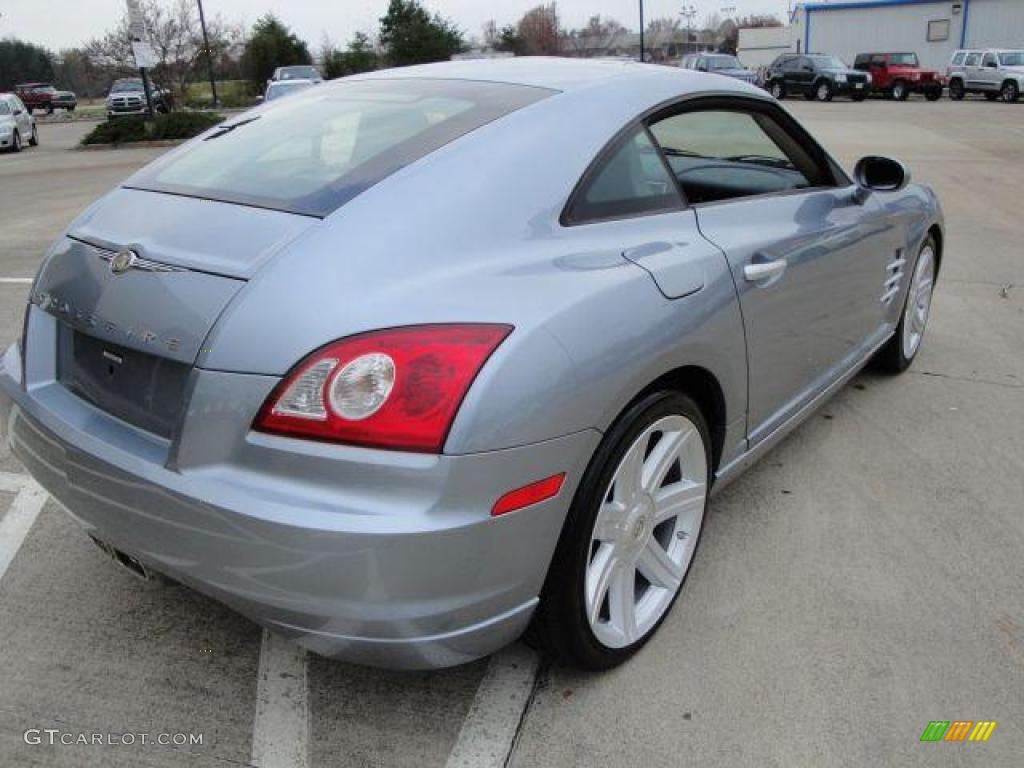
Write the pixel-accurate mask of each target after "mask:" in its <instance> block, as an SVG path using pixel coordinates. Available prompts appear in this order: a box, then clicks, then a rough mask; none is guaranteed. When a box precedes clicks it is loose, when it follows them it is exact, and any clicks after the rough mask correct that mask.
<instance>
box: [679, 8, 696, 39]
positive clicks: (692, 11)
mask: <svg viewBox="0 0 1024 768" xmlns="http://www.w3.org/2000/svg"><path fill="white" fill-rule="evenodd" d="M679 15H680V16H682V17H683V18H684V19H686V47H687V48H689V47H690V37H691V35H692V34H693V33H692V32H691V30H692V28H693V17H694V16H696V15H697V9H696V8H694V7H693V6H692V5H684V6H683V7H682V10H680V11H679Z"/></svg>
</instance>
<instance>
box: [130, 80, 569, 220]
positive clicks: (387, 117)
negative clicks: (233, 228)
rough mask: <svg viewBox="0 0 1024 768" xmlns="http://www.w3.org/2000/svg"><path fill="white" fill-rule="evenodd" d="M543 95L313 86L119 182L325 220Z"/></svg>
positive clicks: (511, 89) (380, 85)
mask: <svg viewBox="0 0 1024 768" xmlns="http://www.w3.org/2000/svg"><path fill="white" fill-rule="evenodd" d="M551 93H552V91H549V90H547V89H545V88H533V87H528V86H520V85H508V84H503V83H487V82H479V81H468V80H426V79H408V80H402V79H388V80H384V79H380V80H372V79H371V80H356V81H348V82H342V81H337V82H335V83H330V84H324V85H318V86H317V87H315V88H308V89H306V90H305V91H303V92H302V93H298V94H295V95H293V96H289V97H288V98H287V99H281V100H280V101H276V102H274V103H273V104H270V105H267V106H266V107H262V108H260V109H259V110H257V111H255V112H251V113H249V114H248V115H246V116H241V117H239V118H235V119H234V120H232V121H229V122H227V123H223V124H221V125H220V126H218V127H217V128H214V129H212V131H210V132H209V133H207V134H206V135H205V136H204V137H202V138H201V139H199V140H196V141H194V142H192V144H191V145H190V146H189V148H188V149H186V150H185V151H184V152H183V153H175V154H173V155H170V156H167V157H166V158H165V159H163V160H159V161H157V162H156V163H154V164H153V165H151V166H149V167H147V168H146V169H144V170H143V171H142V172H141V173H140V174H139V175H138V176H136V177H134V178H132V179H131V180H129V182H128V183H127V184H126V186H128V187H131V188H136V189H148V190H153V191H156V192H169V193H171V194H179V195H187V196H191V197H199V198H203V199H207V200H221V201H224V202H229V203H239V204H242V205H254V206H259V207H262V208H273V209H275V210H281V211H288V212H291V213H300V214H304V215H308V216H326V215H327V214H329V213H330V212H331V211H333V210H335V209H336V208H338V207H340V206H341V205H344V204H345V203H346V202H348V201H349V200H351V199H352V198H354V197H355V196H356V195H358V194H360V193H361V192H363V191H365V190H366V189H368V188H369V187H371V186H373V185H374V184H376V183H377V182H379V181H381V180H382V179H384V178H386V177H387V176H389V175H390V174H392V173H394V172H395V171H397V170H399V169H400V168H402V167H404V166H406V165H409V164H410V163H413V162H415V161H416V160H418V159H420V158H421V157H424V156H425V155H427V154H429V153H431V152H433V151H434V150H436V149H438V148H439V147H442V146H444V145H445V144H447V143H448V142H450V141H453V140H454V139H457V138H458V137H460V136H462V135H463V134H466V133H469V132H470V131H473V130H475V129H477V128H479V127H480V126H482V125H484V124H486V123H489V122H491V121H492V120H496V119H497V118H499V117H502V116H503V115H506V114H508V113H510V112H513V111H515V110H516V109H519V108H521V107H525V106H526V105H528V104H532V103H533V102H535V101H538V100H540V99H542V98H544V97H545V96H548V95H549V94H551ZM444 181H445V180H444V179H440V180H439V183H442V184H443V183H444Z"/></svg>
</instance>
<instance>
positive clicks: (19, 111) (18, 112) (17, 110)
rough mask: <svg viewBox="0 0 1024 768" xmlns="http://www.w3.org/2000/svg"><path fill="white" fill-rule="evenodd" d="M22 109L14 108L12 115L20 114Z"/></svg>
mask: <svg viewBox="0 0 1024 768" xmlns="http://www.w3.org/2000/svg"><path fill="white" fill-rule="evenodd" d="M24 111H25V110H24V109H15V110H14V115H15V117H17V116H18V115H20V114H21V113H22V112H24Z"/></svg>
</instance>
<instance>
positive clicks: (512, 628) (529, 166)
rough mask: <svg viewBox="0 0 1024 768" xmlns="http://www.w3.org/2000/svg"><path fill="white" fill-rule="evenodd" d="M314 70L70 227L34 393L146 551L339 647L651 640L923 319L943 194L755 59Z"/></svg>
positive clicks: (134, 563)
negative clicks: (710, 508)
mask: <svg viewBox="0 0 1024 768" xmlns="http://www.w3.org/2000/svg"><path fill="white" fill-rule="evenodd" d="M288 98H289V101H290V103H291V105H293V106H294V107H300V106H301V107H305V108H301V109H300V108H291V109H274V108H266V107H260V108H257V109H256V110H254V111H252V112H249V113H247V114H243V115H238V116H233V117H232V118H231V119H230V120H229V121H227V122H226V123H223V124H221V125H218V126H217V127H215V128H212V129H211V130H210V131H209V132H207V133H206V134H205V135H203V136H200V137H197V138H196V139H194V140H193V141H191V142H190V143H189V144H186V145H184V146H183V147H180V148H179V149H178V150H176V151H175V152H173V153H170V154H167V155H164V156H163V157H162V158H160V159H159V160H157V161H155V162H154V163H153V164H151V165H149V166H148V167H146V168H143V169H142V170H141V171H139V172H137V173H136V174H135V175H133V176H132V177H130V178H129V179H127V180H126V181H125V182H123V183H122V185H121V186H120V187H119V188H117V189H115V190H113V191H111V192H110V193H108V194H107V196H105V197H104V198H102V199H101V200H99V201H98V202H96V203H94V204H92V205H90V206H89V208H88V209H87V211H86V212H85V213H84V214H82V215H81V216H80V217H79V218H78V219H77V220H75V221H74V222H72V223H71V224H70V226H69V227H68V229H67V230H66V231H65V233H64V234H63V235H61V237H60V238H59V239H58V240H57V241H56V242H55V243H54V244H53V245H52V246H51V247H50V248H49V249H48V250H47V254H46V257H45V258H44V259H43V261H42V265H41V267H40V269H39V273H38V275H37V277H36V279H35V283H34V284H33V289H32V292H31V295H30V298H29V302H30V303H29V306H28V308H27V313H26V320H25V323H24V328H25V329H26V330H25V335H24V337H23V338H22V339H21V340H20V341H19V342H17V343H15V344H13V345H12V346H11V347H10V348H9V349H8V350H7V351H6V353H5V355H4V356H3V359H2V364H0V429H2V430H4V434H5V435H6V437H7V439H8V441H9V443H10V445H11V448H12V451H13V453H14V455H15V456H16V457H17V458H18V459H20V460H21V461H22V462H23V463H24V464H25V466H26V467H27V469H28V470H29V472H30V473H31V474H32V475H33V476H34V477H35V478H36V479H37V480H38V481H39V483H40V484H41V485H42V486H43V487H44V488H45V489H46V490H47V491H48V492H49V493H50V494H52V496H53V497H54V498H56V499H57V500H58V501H59V502H60V503H61V504H62V505H63V506H64V507H66V508H67V509H68V510H70V511H71V513H72V514H73V516H74V519H75V520H76V521H78V522H79V523H80V524H81V525H83V526H84V528H85V530H86V531H88V533H89V535H91V536H92V537H94V538H95V539H96V540H98V541H99V542H101V543H102V545H103V548H104V551H106V552H107V553H108V554H113V555H114V557H115V558H116V560H117V561H118V562H119V563H120V564H122V565H125V566H127V567H129V568H131V569H132V570H134V571H135V572H137V573H141V574H146V573H148V572H149V571H150V570H156V571H161V572H166V573H167V574H169V575H171V576H172V577H176V578H178V579H181V580H182V581H184V582H186V583H188V584H191V585H193V586H195V587H198V588H199V589H201V590H203V591H205V592H207V593H209V594H210V595H212V596H214V597H216V598H218V599H220V600H222V601H226V602H228V603H230V604H232V605H234V606H236V607H237V608H238V609H239V610H241V611H243V612H244V613H247V614H248V615H250V616H252V617H254V618H255V619H256V620H257V621H259V622H262V623H263V624H265V625H268V626H270V627H274V628H278V629H281V630H283V631H286V632H287V634H288V635H289V636H290V637H293V638H295V639H296V640H297V641H298V642H299V643H301V644H303V645H305V646H306V647H308V648H310V649H312V650H314V651H317V652H319V653H321V654H327V655H332V656H337V657H341V658H345V659H349V660H353V661H357V662H360V663H367V664H378V665H385V666H401V667H421V668H422V667H439V666H446V665H451V664H457V663H461V662H466V661H469V660H471V659H474V658H477V657H479V656H482V655H485V654H487V653H490V652H492V651H494V650H495V649H497V648H499V647H500V646H502V645H504V644H505V643H508V642H510V641H512V640H514V639H515V638H516V637H518V636H519V634H520V633H521V632H522V631H523V630H524V629H525V628H526V626H527V625H528V624H529V623H530V622H531V621H533V622H534V627H535V629H536V635H537V637H538V638H540V640H541V642H543V643H545V644H546V645H547V646H549V647H551V648H552V649H554V650H555V651H556V652H557V653H559V654H560V655H562V656H563V657H564V658H566V659H568V660H569V661H571V662H574V663H577V664H580V665H583V666H587V667H591V668H605V667H610V666H613V665H615V664H618V663H620V662H622V661H624V660H625V659H626V658H628V657H629V656H630V655H631V654H632V653H634V652H635V651H637V650H638V649H639V648H640V647H641V646H642V645H643V644H644V643H645V642H646V641H647V639H648V638H650V637H651V635H652V634H653V633H654V632H655V631H656V629H657V628H658V626H659V625H660V624H661V622H662V620H663V619H664V618H665V616H666V615H667V613H668V612H669V609H670V608H671V606H672V604H673V603H674V602H675V600H676V597H677V596H678V594H679V592H680V588H681V586H682V584H683V581H684V579H685V578H686V576H687V573H688V572H689V570H690V564H691V562H692V559H693V557H694V553H695V551H696V547H697V543H698V540H699V536H700V532H701V529H702V521H703V519H704V515H705V511H706V509H707V505H708V499H709V496H710V494H711V492H712V491H713V490H717V489H719V488H721V487H724V486H725V485H726V484H727V483H728V482H729V481H730V480H732V479H733V478H735V477H737V476H738V475H739V474H740V473H741V472H742V471H743V469H744V468H745V467H747V466H748V465H750V464H751V463H752V462H753V461H755V460H756V459H757V458H758V457H759V456H761V455H763V454H764V453H765V451H767V450H768V449H769V448H770V447H771V446H772V445H774V444H776V443H777V442H778V441H779V440H781V439H782V437H783V436H784V435H786V434H787V433H788V432H789V431H790V430H791V429H792V428H793V427H794V426H795V425H797V424H798V423H799V422H801V421H802V420H803V419H805V418H806V417H807V416H808V415H809V414H810V413H812V412H813V411H814V409H815V408H816V407H817V406H819V405H820V404H821V403H823V402H824V401H825V400H826V399H827V398H828V397H829V396H830V395H832V394H833V393H835V392H836V391H838V390H839V388H840V387H841V386H842V385H843V384H844V383H845V382H847V381H849V379H850V378H851V377H852V376H854V375H855V374H856V373H857V371H858V370H860V368H861V367H862V366H863V365H865V364H866V363H867V362H868V361H869V360H873V359H874V360H877V361H878V362H879V365H881V366H884V367H887V368H888V369H889V370H891V371H894V372H896V371H902V370H904V369H906V368H907V367H908V366H909V365H910V364H911V362H912V360H913V359H914V357H915V355H916V354H917V353H918V350H919V349H920V348H921V343H922V338H923V335H924V333H925V327H926V323H927V320H928V314H929V308H930V301H931V295H932V286H933V285H934V282H935V279H936V275H937V274H938V271H939V266H940V263H941V259H942V244H943V242H944V241H945V238H944V235H943V224H942V216H941V212H940V209H939V205H938V202H937V200H936V197H935V195H934V193H933V192H932V191H931V190H929V189H928V188H927V187H924V186H920V185H913V184H910V183H909V180H910V177H909V173H908V172H907V170H906V169H905V168H904V166H903V165H901V164H900V163H898V162H896V161H894V160H889V159H885V158H882V157H877V156H871V157H867V158H864V159H863V160H861V161H860V162H859V163H858V164H857V166H856V168H855V169H854V172H853V174H852V176H851V175H848V174H847V173H846V172H845V171H844V170H843V169H842V168H841V167H840V165H839V164H838V163H837V162H836V161H835V160H834V159H833V158H832V157H831V156H829V154H828V153H827V152H826V150H825V149H824V148H823V147H822V146H821V145H820V144H819V143H818V142H817V141H815V140H814V138H812V136H811V135H810V134H809V133H808V132H807V131H806V130H805V129H804V128H803V127H802V126H801V125H800V124H799V123H798V122H797V121H796V120H795V119H794V118H793V117H792V116H791V115H790V114H788V113H787V112H786V111H785V110H784V109H783V108H782V107H781V106H780V105H779V104H778V103H777V102H776V101H775V100H774V99H772V98H770V97H769V96H768V95H767V94H766V93H765V92H764V91H762V90H760V89H757V88H754V87H752V86H750V85H747V84H745V83H741V82H739V81H736V80H729V79H726V78H718V79H713V78H709V77H706V76H703V75H698V74H695V73H693V72H687V71H683V70H680V69H679V68H673V67H662V66H656V65H646V64H640V63H630V62H598V61H586V60H571V59H540V60H538V59H528V58H523V59H518V58H509V59H494V60H484V61H472V62H444V63H439V64H429V65H425V66H419V67H407V68H402V69H395V70H390V71H388V70H385V71H379V72H375V73H372V74H369V75H361V76H359V77H358V78H343V79H339V80H335V81H332V82H328V83H325V84H323V85H320V86H317V87H316V88H308V89H306V90H305V91H303V92H302V93H298V94H295V95H294V96H290V97H288ZM495 180H497V181H495ZM709 203H714V205H710V204H709ZM879 439H882V436H881V435H879ZM780 567H784V566H783V565H780ZM703 576H705V577H706V576H707V572H705V573H704V574H703ZM698 618H699V617H698Z"/></svg>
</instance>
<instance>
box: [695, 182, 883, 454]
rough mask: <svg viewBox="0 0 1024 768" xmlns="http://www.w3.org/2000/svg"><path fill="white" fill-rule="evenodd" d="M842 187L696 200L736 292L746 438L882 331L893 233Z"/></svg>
mask: <svg viewBox="0 0 1024 768" xmlns="http://www.w3.org/2000/svg"><path fill="white" fill-rule="evenodd" d="M851 192H852V190H850V189H848V188H847V189H821V190H812V191H807V192H802V193H797V194H783V195H778V196H771V197H751V198H743V199H738V200H732V201H729V202H725V203H720V204H715V205H707V206H701V207H698V208H697V209H696V211H697V220H698V225H699V226H700V230H701V233H702V234H703V235H704V236H705V237H706V238H708V240H710V241H711V242H713V243H714V244H715V245H717V246H718V247H719V248H721V249H722V250H723V251H724V252H725V254H726V257H727V259H728V261H729V265H730V269H731V271H732V275H733V280H734V282H735V284H736V289H737V293H738V295H739V297H740V309H741V311H742V313H743V321H744V328H745V331H746V338H747V360H748V371H749V404H748V432H749V438H750V444H751V445H752V446H753V445H754V444H756V443H757V442H759V441H760V440H762V439H764V438H765V437H766V436H768V435H769V434H771V432H772V431H774V429H775V428H776V427H777V426H779V425H780V424H781V423H783V422H784V421H785V420H786V419H787V418H788V417H789V416H791V415H792V414H793V413H795V412H796V411H797V410H798V409H799V408H800V407H801V406H802V405H803V404H804V403H806V402H807V401H808V400H810V399H811V398H813V397H814V396H815V395H816V394H818V393H819V392H820V391H821V390H822V389H824V388H825V387H827V386H828V384H829V383H830V382H831V381H833V380H834V379H835V378H837V377H838V376H839V375H841V373H842V372H843V371H845V370H846V369H847V368H848V367H849V366H850V365H853V364H854V363H856V362H857V361H858V360H859V359H861V358H862V357H863V355H864V354H866V352H867V351H868V350H869V349H870V348H872V347H873V346H874V345H875V344H876V343H877V341H878V340H879V339H880V338H883V337H884V335H885V334H886V333H887V331H888V329H887V327H886V322H885V317H884V307H883V305H882V303H881V301H880V299H881V297H882V295H883V293H884V291H885V281H886V279H887V278H888V272H887V269H888V267H889V265H890V263H891V262H892V260H893V258H892V254H893V248H892V246H891V243H892V242H894V240H895V234H894V233H893V232H892V231H891V227H890V226H889V225H887V224H886V223H885V221H884V220H883V217H882V211H881V206H880V205H879V204H878V203H877V202H876V201H874V200H872V199H870V198H869V199H868V200H867V201H866V203H865V204H864V205H858V204H857V203H855V202H854V201H853V197H852V194H851Z"/></svg>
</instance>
